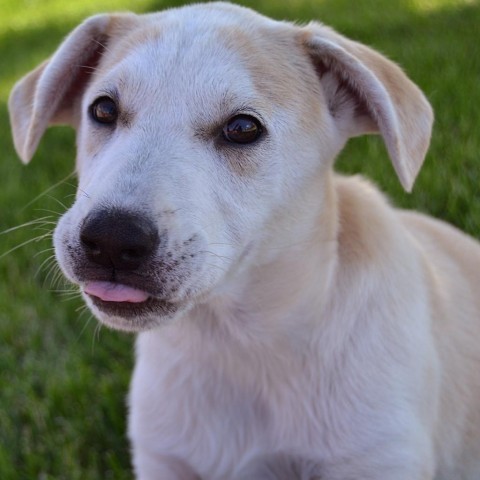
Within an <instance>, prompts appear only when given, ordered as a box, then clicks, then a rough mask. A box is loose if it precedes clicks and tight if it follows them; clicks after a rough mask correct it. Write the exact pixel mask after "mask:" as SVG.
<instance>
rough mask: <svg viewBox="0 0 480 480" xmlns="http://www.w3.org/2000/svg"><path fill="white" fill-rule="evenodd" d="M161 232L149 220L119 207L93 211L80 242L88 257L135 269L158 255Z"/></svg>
mask: <svg viewBox="0 0 480 480" xmlns="http://www.w3.org/2000/svg"><path fill="white" fill-rule="evenodd" d="M158 241H159V239H158V232H157V229H156V227H155V225H154V224H153V222H151V221H150V220H149V219H147V218H146V217H144V216H142V215H137V214H134V213H131V212H128V211H122V210H118V209H112V210H99V211H95V212H92V213H91V214H90V215H89V216H88V217H87V218H86V219H85V220H84V222H83V225H82V228H81V231H80V242H81V244H82V248H83V250H84V252H85V255H86V257H87V259H89V260H90V261H91V262H94V263H96V264H99V265H102V266H109V267H115V268H117V269H124V270H135V269H137V268H139V267H141V265H142V264H143V263H144V262H145V261H146V260H147V259H148V258H149V257H151V256H152V255H153V254H154V251H155V249H156V248H157V245H158Z"/></svg>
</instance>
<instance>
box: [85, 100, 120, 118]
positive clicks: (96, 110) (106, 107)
mask: <svg viewBox="0 0 480 480" xmlns="http://www.w3.org/2000/svg"><path fill="white" fill-rule="evenodd" d="M90 115H91V117H92V118H93V120H95V121H96V122H98V123H104V124H112V123H115V122H116V121H117V118H118V109H117V104H116V103H115V102H114V101H113V100H112V99H111V98H110V97H100V98H97V99H96V100H95V101H94V102H93V103H92V106H91V107H90Z"/></svg>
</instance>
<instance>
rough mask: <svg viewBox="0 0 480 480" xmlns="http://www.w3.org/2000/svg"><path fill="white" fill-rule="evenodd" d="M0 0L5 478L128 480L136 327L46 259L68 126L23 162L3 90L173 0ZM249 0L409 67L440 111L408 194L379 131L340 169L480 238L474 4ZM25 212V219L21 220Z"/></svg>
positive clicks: (479, 94) (356, 145)
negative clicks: (115, 23) (123, 21)
mask: <svg viewBox="0 0 480 480" xmlns="http://www.w3.org/2000/svg"><path fill="white" fill-rule="evenodd" d="M0 1H1V3H0V148H1V155H2V159H1V162H0V206H1V215H0V232H1V233H0V278H1V281H0V385H1V390H0V478H1V479H2V480H10V479H12V480H13V479H15V480H17V479H42V480H47V479H68V480H75V479H79V480H80V479H81V480H98V479H100V478H101V479H115V480H122V479H128V478H131V470H130V461H129V447H128V444H127V442H126V439H125V416H126V408H125V394H126V391H127V389H128V380H129V376H130V371H131V368H132V346H133V338H132V337H131V336H128V335H126V334H121V333H117V332H112V331H109V330H106V329H104V328H102V329H100V328H99V327H98V325H97V323H96V321H95V320H93V319H92V318H91V317H90V315H89V313H88V312H86V311H85V310H84V309H83V308H82V303H81V301H80V299H79V298H78V296H77V295H76V294H75V292H73V293H72V292H71V291H70V290H69V288H68V286H65V285H64V284H63V281H62V280H61V278H60V277H59V275H58V274H57V271H56V269H55V267H54V262H53V259H52V250H51V243H50V233H51V229H52V228H53V225H54V223H55V219H56V218H57V217H58V215H59V214H61V213H62V212H63V211H64V210H65V208H66V206H68V204H70V203H71V201H72V195H73V193H74V190H75V179H74V177H71V176H70V173H71V172H72V169H73V158H74V135H73V132H72V131H70V130H69V129H67V128H56V129H51V130H49V131H48V132H47V134H46V136H45V138H44V140H43V141H42V143H41V146H40V148H39V150H38V152H37V154H36V156H35V158H34V159H33V161H32V163H31V164H30V165H29V166H28V167H25V166H22V165H21V164H20V162H19V161H18V158H17V157H16V154H15V152H14V150H13V146H12V142H11V139H10V131H9V125H8V116H7V111H6V102H7V98H8V92H9V90H10V89H11V87H12V85H13V83H14V81H15V80H16V79H18V78H20V77H21V76H22V75H23V74H25V73H26V72H28V71H29V70H30V69H31V68H33V67H34V66H35V65H36V64H38V63H39V62H41V61H42V60H43V59H44V58H46V57H47V56H48V55H49V54H51V53H52V52H53V51H54V49H55V47H56V45H57V44H58V43H59V41H60V40H61V39H62V37H63V36H64V35H65V34H66V33H67V32H68V31H69V30H71V29H72V28H73V27H74V26H75V25H76V24H77V23H78V22H79V21H80V20H81V19H82V18H84V17H85V16H87V15H90V14H92V13H96V12H100V11H108V10H125V9H127V8H130V9H133V10H135V11H137V12H146V11H153V10H157V9H161V8H164V7H167V6H170V5H172V4H173V3H174V2H167V1H165V2H163V1H161V0H157V1H154V0H150V1H149V0H136V1H135V0H130V1H129V2H128V1H126V0H86V1H82V2H65V1H64V0H28V1H27V0H0ZM175 3H176V4H179V3H180V2H175ZM241 3H242V2H241ZM243 4H245V5H250V6H255V8H256V9H258V10H260V11H261V12H263V13H265V14H267V15H270V16H273V17H276V18H281V19H299V20H302V21H306V20H309V19H311V18H317V19H321V20H322V21H323V22H325V23H327V24H330V25H332V26H334V27H335V28H336V29H337V30H339V31H341V32H343V33H345V34H346V35H348V36H350V37H353V38H356V39H358V40H360V41H363V42H365V43H368V44H370V45H372V46H374V47H375V48H377V49H379V50H381V51H382V52H384V53H386V54H387V55H388V56H389V57H390V58H392V59H394V60H395V61H397V62H398V63H400V64H401V65H403V66H404V68H405V69H406V71H407V72H408V73H409V75H410V76H411V78H413V79H414V81H415V82H416V83H417V84H419V85H420V86H421V88H422V89H423V90H424V91H425V93H426V94H427V96H428V98H429V99H430V101H431V103H432V104H433V107H434V109H435V112H436V123H435V129H434V134H433V138H432V145H431V148H430V152H429V154H428V157H427V160H426V163H425V166H424V168H423V170H422V172H421V174H420V176H419V178H418V181H417V183H416V186H415V188H414V191H413V193H412V194H410V195H408V194H406V193H404V192H403V191H402V190H401V187H400V186H399V183H398V181H397V179H396V178H395V175H394V173H393V169H392V167H391V166H390V163H389V161H388V158H387V154H386V151H385V148H384V146H383V144H382V142H381V141H380V139H378V138H376V137H368V138H366V137H365V138H360V139H355V140H354V141H351V142H350V143H349V145H348V146H347V148H346V149H345V151H344V152H343V154H342V156H341V158H340V160H339V161H338V163H337V165H338V168H339V169H340V170H342V171H345V172H352V173H353V172H361V173H363V174H365V175H367V176H369V177H370V178H373V179H374V180H375V181H376V182H377V184H378V185H379V186H380V188H381V189H382V190H384V191H385V192H387V193H388V195H389V196H390V197H391V198H392V201H394V202H395V203H396V204H398V205H400V206H402V207H406V208H416V209H419V210H422V211H425V212H429V213H431V214H433V215H436V216H438V217H441V218H444V219H446V220H448V221H450V222H452V223H454V224H456V225H458V226H459V227H461V228H462V229H464V230H466V231H467V232H469V233H471V234H472V235H475V236H477V237H480V195H479V184H480V163H479V161H478V160H479V156H480V154H479V152H480V133H479V132H480V115H479V114H478V105H480V88H479V85H480V49H479V34H478V26H479V25H480V5H479V4H478V3H477V2H474V1H466V0H463V1H462V0H408V1H407V0H355V1H354V0H291V1H289V2H275V1H273V0H269V1H267V0H257V1H255V2H254V1H253V0H250V1H246V2H243ZM52 187H53V188H52ZM26 222H31V224H30V225H29V226H26V227H23V228H15V227H16V226H19V225H22V224H25V223H26ZM17 246H19V248H17V249H15V248H16V247H17ZM13 249H15V250H13Z"/></svg>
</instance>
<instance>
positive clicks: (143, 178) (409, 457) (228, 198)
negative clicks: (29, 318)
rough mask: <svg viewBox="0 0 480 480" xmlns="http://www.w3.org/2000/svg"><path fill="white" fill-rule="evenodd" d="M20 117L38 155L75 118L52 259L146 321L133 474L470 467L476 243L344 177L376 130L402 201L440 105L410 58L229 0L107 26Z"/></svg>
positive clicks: (62, 61)
mask: <svg viewBox="0 0 480 480" xmlns="http://www.w3.org/2000/svg"><path fill="white" fill-rule="evenodd" d="M10 111H11V120H12V126H13V134H14V139H15V145H16V148H17V150H18V153H19V155H20V157H21V158H22V159H23V161H24V162H27V161H28V160H30V158H31V156H32V155H33V153H34V151H35V149H36V147H37V144H38V142H39V140H40V138H41V136H42V135H43V133H44V131H45V129H46V128H47V127H48V126H49V125H50V124H52V123H69V124H71V125H73V126H74V127H75V128H76V129H77V143H78V158H77V170H78V177H79V189H78V196H77V199H76V201H75V203H74V205H73V206H72V207H71V209H70V210H68V211H67V213H65V215H64V216H63V217H62V218H61V220H60V222H59V224H58V227H57V229H56V232H55V249H56V253H57V258H58V262H59V264H60V266H61V268H62V269H63V271H64V272H65V275H66V276H67V278H68V279H70V280H71V281H72V282H73V283H75V284H78V285H79V286H80V288H81V290H82V292H83V294H84V297H85V300H86V302H87V303H88V305H89V306H90V307H91V309H92V311H93V312H94V313H95V315H96V316H97V317H98V319H99V320H100V321H101V322H103V323H104V324H106V325H109V326H110V327H112V328H117V329H121V330H127V331H131V332H139V335H138V341H137V363H136V368H135V373H134V376H133V381H132V387H131V393H130V427H129V432H130V438H131V441H132V445H133V455H134V458H133V462H134V466H135V472H136V475H137V477H138V478H139V479H142V480H154V479H165V480H168V479H172V480H178V479H194V478H202V479H204V480H217V479H218V480H220V479H231V478H243V479H245V478H256V479H264V478H285V479H292V478H302V479H307V478H309V479H313V478H321V479H322V480H431V479H436V480H440V479H441V480H460V479H462V480H478V479H479V478H480V347H479V345H478V343H479V339H480V296H479V295H478V286H479V285H480V247H479V245H478V244H477V243H476V242H475V241H473V240H471V239H469V238H467V237H466V236H465V235H463V234H462V233H460V232H458V231H456V230H455V229H454V228H452V227H450V226H448V225H445V224H443V223H441V222H438V221H435V220H432V219H429V218H427V217H424V216H422V215H420V214H415V213H405V212H400V211H397V210H395V209H394V208H392V207H391V206H390V205H389V204H388V202H387V201H386V200H385V199H384V197H383V196H382V195H381V194H380V193H379V192H378V191H377V190H376V189H375V188H374V187H373V186H372V185H370V184H369V183H368V182H367V181H365V180H362V179H360V178H356V177H355V178H344V177H341V176H339V175H337V174H335V173H333V170H332V165H333V162H334V159H335V156H336V155H337V154H338V152H339V151H340V150H341V149H342V147H343V146H344V145H345V142H346V141H347V140H348V138H349V137H352V136H355V135H360V134H364V133H369V132H379V133H380V134H381V135H382V137H383V139H384V141H385V144H386V147H387V150H388V153H389V155H390V158H391V160H392V162H393V165H394V167H395V170H396V172H397V174H398V177H399V178H400V181H401V183H402V185H403V186H404V187H405V189H407V190H410V189H411V187H412V185H413V182H414V179H415V176H416V174H417V172H418V170H419V168H420V166H421V164H422V161H423V158H424V155H425V152H426V150H427V147H428V143H429V138H430V130H431V125H432V112H431V109H430V106H429V104H428V102H427V101H426V99H425V98H424V96H423V95H422V93H421V92H420V91H419V89H418V88H417V87H416V86H415V85H413V83H412V82H410V81H409V80H408V79H407V78H406V76H405V75H404V73H403V72H402V71H401V70H400V69H399V68H398V67H397V66H396V65H394V64H393V63H392V62H390V61H388V60H387V59H385V58H384V57H383V56H381V55H379V54H378V53H375V52H374V51H372V50H371V49H369V48H368V47H365V46H363V45H361V44H359V43H355V42H353V41H350V40H348V39H346V38H344V37H343V36H341V35H339V34H337V33H335V32H334V31H333V30H331V29H330V28H328V27H325V26H323V25H321V24H318V23H312V24H310V25H308V26H305V27H299V26H296V25H293V24H290V23H284V22H277V21H273V20H270V19H268V18H265V17H263V16H260V15H258V14H256V13H254V12H252V11H250V10H248V9H245V8H241V7H238V6H234V5H229V4H224V3H212V4H206V5H205V4H204V5H193V6H188V7H184V8H180V9H174V10H167V11H164V12H160V13H156V14H151V15H141V16H137V15H132V14H122V15H99V16H95V17H92V18H90V19H88V20H87V21H86V22H85V23H83V24H82V25H80V26H79V27H78V28H77V29H76V30H75V31H73V32H72V34H71V35H69V36H68V37H67V39H66V40H65V41H64V42H63V44H62V45H61V46H60V48H59V49H58V51H57V52H56V53H55V54H54V55H53V57H52V58H51V59H50V60H48V61H46V62H45V63H43V64H42V65H40V66H39V67H38V68H37V69H36V70H34V71H33V72H32V73H30V74H29V75H27V76H26V77H25V78H24V79H23V80H21V81H20V82H19V83H18V84H17V85H16V87H15V89H14V91H13V92H12V95H11V99H10ZM366 160H367V159H366Z"/></svg>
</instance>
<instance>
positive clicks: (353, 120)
mask: <svg viewBox="0 0 480 480" xmlns="http://www.w3.org/2000/svg"><path fill="white" fill-rule="evenodd" d="M300 34H301V42H302V44H303V45H304V47H305V48H306V49H307V52H308V54H309V56H310V58H311V59H312V61H313V63H314V66H315V68H316V71H317V73H318V76H319V77H320V81H321V83H322V85H323V89H324V92H325V95H326V97H327V102H328V108H329V110H330V112H331V114H332V117H333V118H334V120H335V121H336V124H337V125H338V128H339V129H340V130H341V131H342V133H343V134H345V135H346V136H347V138H348V137H353V136H356V135H362V134H365V133H375V132H379V133H380V134H381V135H382V137H383V140H384V142H385V144H386V147H387V150H388V153H389V155H390V158H391V160H392V163H393V166H394V168H395V171H396V173H397V175H398V177H399V179H400V182H401V184H402V186H403V187H404V188H405V190H407V191H411V189H412V187H413V183H414V181H415V178H416V176H417V174H418V171H419V170H420V167H421V166H422V163H423V160H424V158H425V155H426V153H427V149H428V146H429V143H430V135H431V129H432V124H433V112H432V109H431V107H430V104H429V103H428V101H427V99H426V98H425V96H424V95H423V93H422V92H421V91H420V89H419V88H418V87H417V86H416V85H415V84H414V83H413V82H411V81H410V80H409V79H408V78H407V76H406V75H405V74H404V73H403V71H402V70H401V69H400V68H399V67H398V66H397V65H395V64H394V63H393V62H392V61H390V60H388V59H387V58H385V57H384V56H382V55H380V54H379V53H377V52H375V51H374V50H372V49H370V48H368V47H366V46H365V45H362V44H360V43H357V42H354V41H351V40H349V39H347V38H345V37H343V36H342V35H340V34H338V33H336V32H335V31H334V30H332V29H330V28H328V27H325V26H323V25H320V24H316V23H312V24H310V25H308V26H307V27H305V28H303V29H301V33H300Z"/></svg>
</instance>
